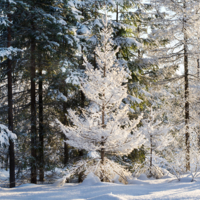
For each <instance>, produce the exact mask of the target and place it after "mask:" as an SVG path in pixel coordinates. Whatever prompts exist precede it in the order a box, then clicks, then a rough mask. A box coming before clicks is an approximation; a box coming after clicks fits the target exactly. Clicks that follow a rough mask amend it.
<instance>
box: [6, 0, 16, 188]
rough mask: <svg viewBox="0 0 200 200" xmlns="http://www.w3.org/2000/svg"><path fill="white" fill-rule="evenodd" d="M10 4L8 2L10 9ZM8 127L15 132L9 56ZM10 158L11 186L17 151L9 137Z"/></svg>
mask: <svg viewBox="0 0 200 200" xmlns="http://www.w3.org/2000/svg"><path fill="white" fill-rule="evenodd" d="M9 7H10V4H9V3H8V9H9ZM8 20H9V21H11V16H10V14H8ZM7 34H8V35H7V40H8V44H7V47H10V46H11V39H12V38H11V28H10V26H8V28H7ZM7 75H8V128H9V130H10V131H12V132H13V92H12V63H11V60H10V59H9V58H8V73H7ZM9 144H10V146H9V158H10V162H9V164H10V188H12V187H15V151H14V142H13V141H12V140H10V139H9Z"/></svg>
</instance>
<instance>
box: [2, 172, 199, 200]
mask: <svg viewBox="0 0 200 200" xmlns="http://www.w3.org/2000/svg"><path fill="white" fill-rule="evenodd" d="M95 178H96V177H94V176H93V175H92V174H91V175H90V176H89V177H87V178H86V179H85V182H83V183H81V184H75V183H66V184H64V186H63V187H55V186H54V185H50V184H48V185H46V184H43V185H34V184H24V185H21V186H19V187H16V188H12V189H9V188H0V199H1V200H7V199H9V200H10V199H16V200H28V199H34V200H35V199H37V200H40V199H48V200H51V199H59V200H61V199H65V200H68V199H70V200H137V199H143V200H149V199H156V200H158V199H159V200H165V199H173V200H175V199H176V200H179V199H181V200H182V199H185V200H186V199H195V200H197V199H198V200H199V199H200V178H197V180H196V181H194V182H191V177H188V176H185V177H183V178H182V179H181V181H180V182H179V181H177V180H176V179H175V178H162V179H147V180H141V179H140V180H138V179H136V178H134V180H135V181H133V183H132V184H129V185H123V184H116V183H101V182H100V181H99V180H96V179H95Z"/></svg>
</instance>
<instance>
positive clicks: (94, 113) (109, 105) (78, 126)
mask: <svg viewBox="0 0 200 200" xmlns="http://www.w3.org/2000/svg"><path fill="white" fill-rule="evenodd" d="M103 24H104V28H103V30H102V31H101V32H100V36H101V39H100V41H99V45H98V46H97V47H96V49H95V53H96V55H97V66H98V67H97V68H94V66H92V65H91V64H90V63H89V62H88V61H87V59H86V58H85V63H84V64H85V67H86V71H85V73H86V75H87V78H86V79H85V80H81V90H82V91H83V92H84V94H85V96H86V97H87V98H88V99H89V100H90V101H91V102H92V103H93V105H95V106H93V107H91V106H90V107H88V108H87V109H85V110H84V109H82V114H81V115H79V114H78V113H76V111H73V110H68V114H69V118H70V120H71V121H72V122H73V126H64V125H63V124H61V123H60V122H59V121H58V123H59V125H60V128H61V129H62V131H63V132H64V134H65V135H66V137H67V138H68V140H67V141H66V143H67V144H69V145H70V146H72V147H75V148H77V149H80V150H86V151H88V152H94V151H95V152H98V153H99V154H100V155H99V157H98V156H96V157H95V161H94V162H91V159H89V161H88V162H91V165H92V166H93V167H92V168H90V169H91V170H92V171H93V173H95V174H96V175H97V176H99V177H100V179H101V180H104V181H105V180H107V181H111V180H112V179H113V178H114V174H120V176H123V173H124V170H123V167H120V165H118V164H117V163H116V164H115V165H117V166H118V167H114V166H115V165H114V164H113V161H111V160H109V159H108V157H109V155H118V156H121V155H127V154H129V153H130V152H131V151H132V150H133V149H134V148H138V147H139V146H140V145H141V144H142V142H143V137H142V136H141V134H140V132H139V131H138V130H137V129H136V126H137V124H138V123H139V122H140V120H141V118H142V115H141V116H140V117H138V119H136V120H130V119H129V117H128V112H129V108H128V105H125V106H124V104H122V100H123V99H124V98H126V97H127V85H126V83H127V78H128V76H129V75H128V73H127V71H126V69H124V68H121V67H120V65H119V63H118V62H117V60H116V57H115V55H116V53H117V51H118V49H117V50H115V51H114V50H113V45H112V40H111V35H112V29H110V28H109V27H108V25H107V19H106V20H103ZM94 108H95V109H94ZM98 153H97V154H98ZM81 162H83V161H81ZM79 165H80V164H77V166H79ZM81 166H83V165H81ZM113 167H114V168H113ZM78 168H80V166H79V167H78ZM86 172H88V170H87V171H86ZM111 172H112V173H111Z"/></svg>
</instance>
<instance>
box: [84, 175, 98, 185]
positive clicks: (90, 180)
mask: <svg viewBox="0 0 200 200" xmlns="http://www.w3.org/2000/svg"><path fill="white" fill-rule="evenodd" d="M98 183H101V181H100V179H99V177H97V176H95V175H94V174H93V173H92V172H90V173H89V174H88V175H87V177H86V178H85V179H84V181H83V182H82V184H81V185H82V186H83V185H95V184H98Z"/></svg>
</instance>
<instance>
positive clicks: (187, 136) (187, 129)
mask: <svg viewBox="0 0 200 200" xmlns="http://www.w3.org/2000/svg"><path fill="white" fill-rule="evenodd" d="M186 41H187V38H186V37H185V42H186ZM184 69H185V145H186V171H189V170H190V134H189V118H190V115H189V78H188V51H187V45H186V44H185V45H184Z"/></svg>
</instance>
